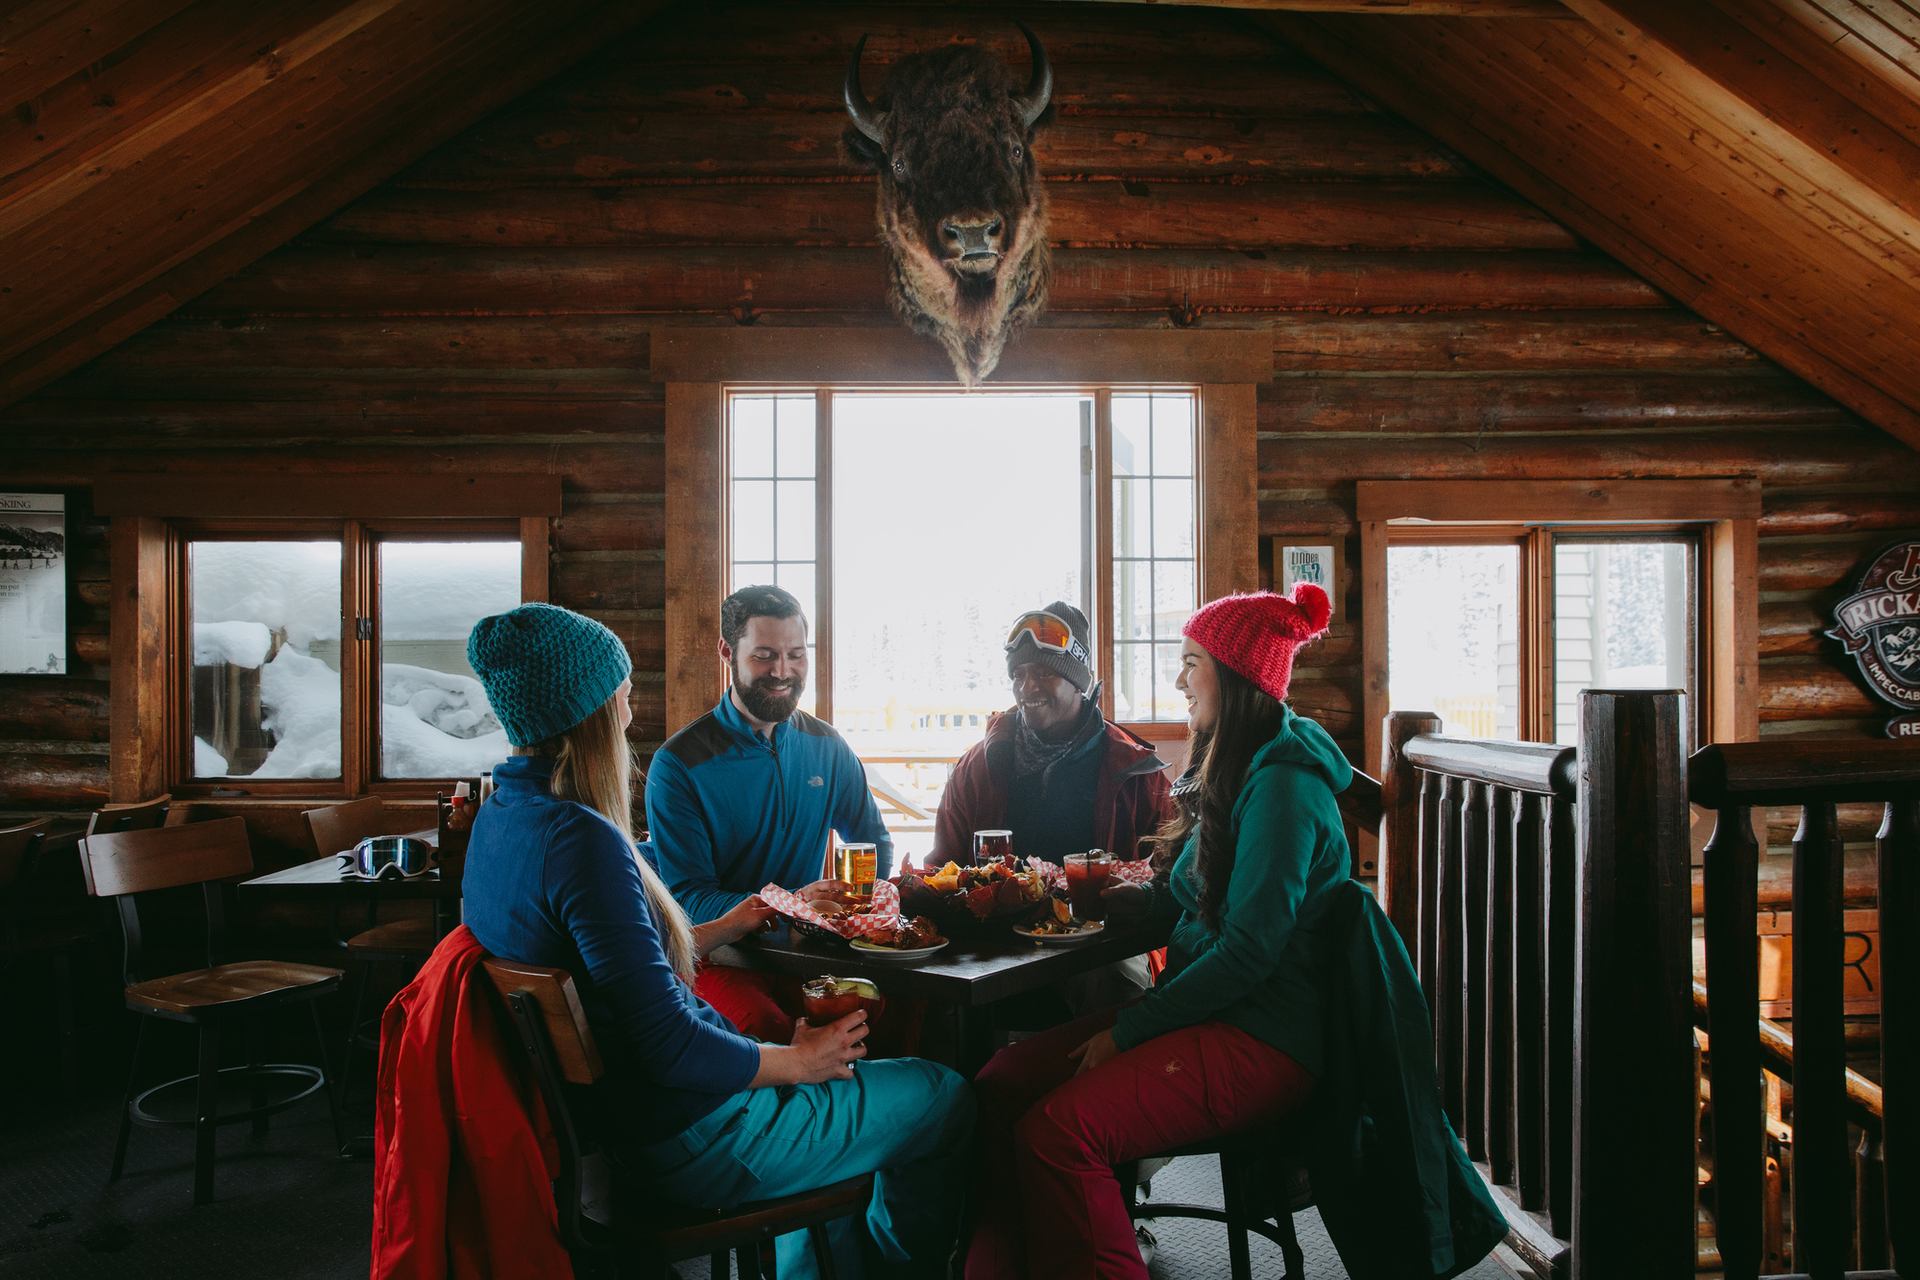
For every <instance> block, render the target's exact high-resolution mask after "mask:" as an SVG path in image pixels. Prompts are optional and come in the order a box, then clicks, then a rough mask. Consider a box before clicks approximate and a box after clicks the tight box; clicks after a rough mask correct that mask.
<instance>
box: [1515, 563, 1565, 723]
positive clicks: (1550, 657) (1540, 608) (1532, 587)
mask: <svg viewBox="0 0 1920 1280" xmlns="http://www.w3.org/2000/svg"><path fill="white" fill-rule="evenodd" d="M1526 547H1527V553H1526V574H1525V577H1524V581H1523V583H1522V586H1521V592H1520V616H1521V617H1522V618H1523V619H1524V620H1525V623H1526V625H1524V626H1523V627H1521V628H1520V635H1521V641H1522V644H1523V645H1524V646H1528V647H1530V649H1531V652H1530V653H1529V652H1527V651H1525V650H1524V649H1523V651H1522V653H1521V655H1520V660H1521V670H1523V671H1525V672H1526V673H1527V679H1526V687H1525V688H1524V689H1522V690H1521V703H1522V706H1523V708H1524V710H1523V712H1522V723H1523V724H1525V725H1526V726H1527V728H1526V729H1525V730H1524V731H1523V733H1522V735H1521V736H1522V737H1524V738H1527V739H1529V740H1531V741H1534V742H1552V741H1554V739H1555V736H1556V734H1555V729H1556V726H1555V723H1554V718H1555V715H1556V714H1557V711H1558V706H1557V701H1556V700H1557V699H1558V697H1559V686H1558V684H1557V683H1556V682H1555V671H1556V668H1555V655H1556V652H1557V644H1556V635H1557V632H1556V628H1555V625H1554V586H1553V531H1552V530H1551V529H1545V528H1538V527H1536V528H1533V529H1529V530H1528V531H1527V539H1526Z"/></svg>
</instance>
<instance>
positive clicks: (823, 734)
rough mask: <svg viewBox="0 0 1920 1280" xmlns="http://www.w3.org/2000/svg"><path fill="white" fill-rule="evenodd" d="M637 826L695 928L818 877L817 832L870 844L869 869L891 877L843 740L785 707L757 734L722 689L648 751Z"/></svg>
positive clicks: (820, 839) (883, 840) (888, 840)
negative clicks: (643, 817) (872, 863)
mask: <svg viewBox="0 0 1920 1280" xmlns="http://www.w3.org/2000/svg"><path fill="white" fill-rule="evenodd" d="M647 826H648V828H649V832H648V834H649V836H650V837H651V840H652V844H653V850H654V856H655V865H656V866H657V867H659V869H660V877H661V879H663V880H665V881H666V882H667V888H668V889H670V890H672V891H673V896H674V897H675V899H677V900H678V901H679V903H680V905H681V906H682V907H683V908H685V909H686V912H687V914H688V915H689V916H691V917H692V918H693V921H694V922H695V923H696V924H700V923H704V922H706V921H708V920H714V919H717V918H719V917H720V916H723V915H725V914H726V913H727V912H728V911H731V910H732V909H733V908H734V906H735V905H737V904H738V903H739V902H740V901H741V900H742V899H744V898H746V897H748V896H749V895H751V894H754V893H758V892H759V891H760V889H761V888H762V887H763V886H765V885H768V884H777V885H780V886H782V887H784V888H788V889H798V888H800V887H801V886H802V885H807V884H812V883H813V882H814V881H815V880H818V879H820V873H821V871H822V869H823V868H824V866H825V860H826V852H827V831H828V829H829V828H831V829H832V830H833V831H835V832H836V833H838V835H839V836H840V839H841V840H843V841H847V842H857V841H868V842H871V843H872V844H873V845H874V846H875V852H876V853H877V854H878V862H879V874H880V875H881V876H882V877H885V876H890V875H892V874H893V838H892V837H891V836H889V835H888V834H887V828H886V825H885V824H884V823H882V822H881V821H880V809H879V806H877V805H875V804H874V802H873V793H872V792H871V791H869V790H867V771H866V769H865V768H864V767H863V766H862V765H861V763H860V758H859V757H858V756H856V755H854V754H853V748H851V747H849V746H848V745H847V743H846V739H844V738H842V737H841V736H840V735H839V734H838V733H836V732H834V729H833V726H832V725H830V724H828V723H827V722H826V721H824V720H821V719H818V718H816V717H814V716H810V715H808V714H807V713H806V712H804V711H796V712H794V713H793V715H792V717H791V718H789V719H787V720H785V721H782V722H781V723H779V724H776V725H775V726H774V727H773V738H772V741H768V740H767V739H766V738H764V737H762V736H760V735H759V734H758V733H755V732H754V731H753V726H752V725H751V724H749V723H748V722H747V718H746V717H745V716H744V715H742V714H740V709H739V708H738V707H736V706H734V705H733V698H732V697H731V695H728V696H724V697H722V698H721V699H720V704H719V705H718V706H716V707H715V708H714V709H713V710H711V711H709V712H707V714H705V715H704V716H701V717H700V718H699V719H698V720H695V721H694V722H693V723H692V724H690V725H688V726H687V727H686V728H684V729H682V730H681V731H680V732H678V733H676V734H674V735H673V736H672V737H671V738H669V739H667V741H666V743H665V744H664V745H663V746H661V748H660V749H659V750H658V751H656V752H655V753H654V756H653V764H652V766H651V767H650V768H649V769H648V770H647Z"/></svg>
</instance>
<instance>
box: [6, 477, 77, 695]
mask: <svg viewBox="0 0 1920 1280" xmlns="http://www.w3.org/2000/svg"><path fill="white" fill-rule="evenodd" d="M66 671H67V500H66V496H65V495H64V494H58V493H0V674H27V675H65V674H66Z"/></svg>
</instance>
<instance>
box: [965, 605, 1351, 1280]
mask: <svg viewBox="0 0 1920 1280" xmlns="http://www.w3.org/2000/svg"><path fill="white" fill-rule="evenodd" d="M1331 612H1332V610H1331V606H1330V605H1329V602H1328V600H1327V595H1326V592H1324V591H1322V590H1321V589H1320V588H1319V587H1316V586H1313V585H1312V584H1310V583H1302V584H1299V585H1297V586H1296V587H1295V588H1294V590H1293V594H1292V596H1291V597H1288V596H1281V595H1276V594H1274V593H1272V592H1258V593H1254V594H1249V595H1235V596H1227V597H1224V598H1222V599H1219V600H1215V601H1213V602H1212V603H1210V604H1208V605H1206V606H1205V607H1203V608H1202V609H1201V610H1200V611H1199V612H1197V613H1195V614H1194V615H1193V617H1192V618H1190V619H1188V621H1187V625H1186V627H1185V631H1184V633H1185V637H1186V642H1185V644H1184V646H1183V648H1182V651H1181V674H1180V679H1179V681H1178V687H1179V689H1180V690H1181V691H1182V692H1183V693H1184V694H1185V695H1186V698H1187V716H1188V724H1189V727H1190V729H1191V732H1192V737H1191V740H1190V750H1189V752H1188V758H1189V760H1190V761H1192V764H1191V766H1190V767H1189V769H1188V770H1187V773H1186V776H1185V777H1183V778H1182V779H1181V782H1180V784H1179V785H1178V786H1176V787H1175V788H1174V798H1175V801H1176V804H1177V810H1176V813H1175V816H1174V818H1173V819H1172V821H1171V822H1169V824H1168V825H1167V827H1166V829H1165V830H1164V831H1163V832H1162V835H1163V840H1162V844H1161V847H1162V849H1163V850H1165V851H1166V852H1167V853H1169V854H1171V855H1173V862H1172V866H1171V868H1170V869H1169V870H1167V871H1165V872H1163V873H1162V875H1161V876H1160V877H1158V878H1157V879H1156V881H1155V882H1154V884H1153V885H1151V886H1134V885H1120V886H1115V887H1113V888H1110V889H1108V890H1107V891H1106V896H1107V898H1108V913H1109V918H1120V919H1124V918H1127V917H1129V916H1132V917H1135V918H1138V917H1140V916H1152V917H1155V918H1164V919H1167V920H1171V921H1173V922H1174V927H1173V935H1172V940H1171V942H1170V943H1169V945H1168V964H1167V969H1166V972H1165V973H1163V974H1162V975H1161V976H1160V979H1159V981H1158V983H1157V984H1156V985H1155V986H1154V988H1153V989H1152V990H1151V991H1149V992H1148V993H1147V994H1146V996H1145V997H1144V998H1142V999H1141V1000H1139V1001H1138V1002H1137V1003H1134V1004H1131V1005H1128V1006H1126V1007H1124V1008H1121V1009H1118V1010H1109V1011H1107V1012H1105V1013H1103V1014H1095V1015H1092V1016H1090V1017H1087V1018H1083V1019H1081V1020H1080V1021H1078V1022H1074V1023H1069V1024H1067V1025H1066V1026H1064V1027H1059V1028H1056V1029H1054V1030H1053V1031H1050V1032H1046V1033H1043V1034H1041V1035H1039V1036H1035V1037H1033V1038H1032V1039H1029V1040H1023V1041H1021V1042H1020V1043H1018V1044H1015V1045H1013V1046H1011V1047H1009V1048H1008V1049H1006V1050H1003V1051H1002V1052H1001V1053H1000V1054H998V1055H997V1056H995V1058H994V1059H993V1061H991V1062H989V1063H988V1064H987V1065H986V1067H984V1068H983V1069H982V1070H981V1072H980V1075H979V1077H978V1078H977V1079H976V1080H975V1082H974V1086H975V1093H976V1097H977V1100H978V1102H979V1104H980V1114H979V1136H980V1142H981V1153H980V1159H981V1163H982V1167H981V1169H980V1170H979V1173H978V1177H977V1179H976V1181H975V1183H974V1186H975V1187H976V1188H981V1189H985V1188H1005V1189H1006V1194H1004V1195H994V1196H993V1197H992V1199H993V1203H992V1204H991V1206H988V1207H983V1208H982V1211H981V1212H980V1213H979V1215H978V1223H977V1225H976V1227H975V1230H974V1234H973V1239H972V1242H971V1245H970V1247H969V1250H968V1254H967V1270H966V1274H967V1280H997V1278H998V1277H1021V1276H1032V1277H1044V1278H1045V1280H1076V1278H1077V1277H1094V1276H1099V1277H1126V1278H1128V1280H1145V1277H1146V1275H1147V1270H1146V1267H1145V1266H1144V1265H1143V1264H1142V1262H1141V1259H1140V1254H1139V1252H1138V1248H1137V1246H1136V1244H1135V1239H1134V1232H1133V1224H1132V1222H1131V1220H1130V1218H1129V1216H1128V1213H1127V1201H1126V1194H1125V1192H1124V1191H1123V1189H1122V1187H1121V1185H1120V1182H1119V1180H1118V1179H1117V1178H1116V1177H1115V1175H1114V1172H1113V1166H1114V1165H1116V1164H1120V1163H1124V1162H1126V1161H1131V1160H1135V1159H1138V1158H1140V1157H1142V1156H1147V1155H1152V1154H1155V1153H1158V1152H1162V1151H1166V1150H1169V1149H1171V1148H1174V1147H1177V1146H1181V1145H1183V1144H1186V1143H1191V1142H1197V1141H1200V1140H1203V1139H1208V1138H1213V1137H1217V1136H1219V1135H1220V1134H1222V1133H1227V1132H1233V1131H1238V1130H1242V1129H1248V1128H1254V1127H1259V1126H1262V1125H1267V1124H1270V1123H1272V1122H1274V1121H1277V1120H1279V1119H1282V1118H1283V1117H1285V1116H1287V1115H1289V1114H1291V1113H1293V1112H1295V1111H1298V1110H1299V1109H1300V1108H1301V1107H1302V1106H1304V1105H1305V1104H1306V1102H1307V1100H1308V1098H1309V1097H1310V1095H1311V1094H1312V1092H1313V1086H1314V1079H1315V1076H1316V1075H1317V1074H1318V1073H1319V1072H1320V1071H1321V1069H1322V1062H1323V1053H1324V1046H1323V1044H1322V1043H1321V1040H1322V1031H1321V1024H1322V1016H1321V1006H1322V1001H1323V992H1324V988H1325V981H1324V979H1323V978H1322V969H1323V962H1322V957H1321V951H1322V947H1323V944H1322V940H1321V939H1320V938H1319V937H1317V936H1316V929H1317V928H1318V927H1319V926H1320V925H1321V924H1322V922H1323V920H1324V918H1325V916H1326V913H1327V908H1328V906H1329V903H1330V901H1331V899H1332V896H1333V891H1334V890H1335V889H1337V888H1338V887H1339V886H1340V885H1342V884H1343V883H1344V882H1345V881H1346V880H1347V878H1348V874H1349V868H1350V865H1351V855H1350V854H1349V852H1348V849H1347V840H1346V836H1345V833H1344V827H1343V824H1342V822H1341V820H1340V812H1339V808H1338V806H1337V804H1336V802H1335V799H1334V797H1335V796H1336V795H1337V794H1338V793H1339V792H1340V791H1341V790H1342V789H1344V788H1345V787H1346V785H1347V783H1348V782H1349V780H1350V779H1351V778H1352V776H1353V770H1352V768H1351V767H1350V766H1349V765H1348V764H1347V761H1346V757H1345V756H1343V755H1342V754H1341V753H1340V750H1339V748H1338V747H1336V746H1335V745H1334V743H1333V739H1332V738H1330V737H1328V735H1327V732H1326V730H1324V729H1322V728H1321V727H1320V726H1319V725H1318V724H1315V723H1314V722H1313V721H1311V720H1309V719H1307V718H1305V717H1304V716H1299V715H1296V714H1294V712H1293V710H1292V709H1291V708H1289V707H1288V706H1287V705H1286V703H1285V698H1286V696H1287V686H1288V683H1289V682H1290V681H1291V679H1292V676H1293V660H1294V654H1295V652H1296V651H1297V650H1298V649H1299V648H1300V646H1301V645H1303V644H1306V643H1307V642H1309V641H1311V640H1313V639H1315V638H1316V637H1318V636H1320V635H1322V634H1323V633H1324V632H1325V631H1326V629H1327V620H1328V617H1329V615H1330V613H1331Z"/></svg>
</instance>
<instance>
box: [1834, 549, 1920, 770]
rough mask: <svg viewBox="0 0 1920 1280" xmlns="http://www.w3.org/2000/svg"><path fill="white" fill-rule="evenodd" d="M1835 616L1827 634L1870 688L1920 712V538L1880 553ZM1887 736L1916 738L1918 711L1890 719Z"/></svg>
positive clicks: (1919, 735) (1919, 731)
mask: <svg viewBox="0 0 1920 1280" xmlns="http://www.w3.org/2000/svg"><path fill="white" fill-rule="evenodd" d="M1833 619H1834V623H1835V625H1834V628H1833V629H1832V630H1831V631H1829V632H1827V634H1828V635H1830V636H1832V637H1833V638H1834V639H1835V640H1838V641H1839V642H1840V643H1841V644H1843V645H1845V646H1846V647H1847V652H1848V653H1850V654H1852V655H1853V656H1854V659H1855V660H1856V661H1858V662H1859V664H1860V673H1861V674H1862V675H1864V676H1865V677H1866V678H1867V683H1868V684H1870V685H1872V686H1873V691H1874V692H1875V693H1877V694H1879V695H1880V696H1881V697H1882V698H1884V699H1886V700H1887V701H1888V702H1891V703H1892V704H1893V705H1894V706H1896V707H1899V708H1900V709H1901V710H1903V711H1906V712H1909V713H1911V712H1915V711H1920V542H1901V543H1896V544H1895V545H1893V546H1891V547H1888V548H1887V549H1886V550H1885V551H1882V552H1881V553H1880V554H1879V556H1878V557H1876V558H1875V560H1874V562H1873V563H1872V564H1870V565H1868V566H1867V571H1866V572H1865V573H1864V574H1862V575H1861V576H1860V582H1859V585H1858V587H1857V589H1856V590H1855V591H1854V593H1853V594H1852V595H1850V596H1848V597H1847V598H1846V599H1845V600H1842V601H1841V602H1840V603H1839V604H1837V605H1835V606H1834V610H1833ZM1887 736H1888V737H1889V738H1902V739H1912V740H1914V741H1916V742H1920V715H1913V714H1908V715H1903V716H1896V717H1895V718H1894V719H1892V720H1890V721H1888V722H1887Z"/></svg>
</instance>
